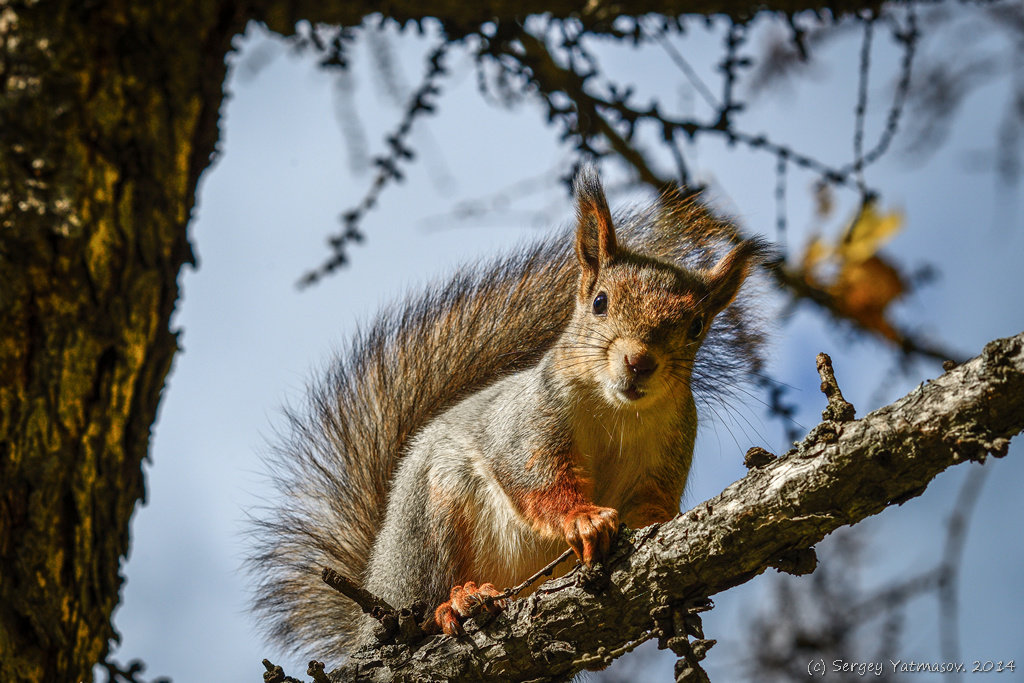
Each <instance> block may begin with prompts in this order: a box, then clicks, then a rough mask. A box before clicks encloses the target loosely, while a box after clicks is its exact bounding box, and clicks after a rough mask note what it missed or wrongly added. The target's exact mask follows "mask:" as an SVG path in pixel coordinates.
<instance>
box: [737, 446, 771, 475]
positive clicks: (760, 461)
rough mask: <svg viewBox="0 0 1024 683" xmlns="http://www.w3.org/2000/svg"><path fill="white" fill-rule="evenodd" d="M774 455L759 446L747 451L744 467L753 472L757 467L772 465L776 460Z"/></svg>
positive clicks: (744, 457)
mask: <svg viewBox="0 0 1024 683" xmlns="http://www.w3.org/2000/svg"><path fill="white" fill-rule="evenodd" d="M776 457H777V456H776V455H775V454H774V453H769V452H768V451H766V450H765V449H763V448H760V447H759V446H754V447H753V448H751V449H750V450H748V451H747V454H746V455H745V456H743V465H744V466H745V467H746V468H747V469H748V470H752V469H754V468H755V467H764V466H765V465H768V464H771V463H772V462H773V461H774V460H775V459H776Z"/></svg>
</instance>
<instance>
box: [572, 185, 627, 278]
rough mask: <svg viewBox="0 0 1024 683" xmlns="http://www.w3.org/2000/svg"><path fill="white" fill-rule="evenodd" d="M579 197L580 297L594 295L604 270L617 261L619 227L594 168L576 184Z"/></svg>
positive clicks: (577, 207) (577, 242) (577, 247)
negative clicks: (591, 291) (595, 284)
mask: <svg viewBox="0 0 1024 683" xmlns="http://www.w3.org/2000/svg"><path fill="white" fill-rule="evenodd" d="M573 190H574V192H575V194H576V220H577V223H576V258H577V259H578V260H579V263H580V271H581V272H580V293H581V295H583V296H585V295H587V294H589V293H590V288H591V287H593V285H594V282H595V281H596V280H597V274H598V273H599V272H600V270H601V268H602V267H603V266H605V265H607V264H608V263H609V262H610V261H611V260H612V259H614V258H615V250H616V248H617V247H616V244H615V227H614V226H613V225H612V215H611V212H610V211H608V201H607V200H606V199H605V198H604V188H602V187H601V181H600V180H599V179H598V177H597V173H596V172H595V171H594V169H593V168H591V167H589V166H584V167H583V168H581V169H580V171H579V173H577V174H576V179H575V181H573Z"/></svg>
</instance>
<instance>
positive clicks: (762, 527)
mask: <svg viewBox="0 0 1024 683" xmlns="http://www.w3.org/2000/svg"><path fill="white" fill-rule="evenodd" d="M839 370H840V372H839V374H840V377H841V376H842V368H840V369H839ZM1022 429H1024V333H1021V334H1019V335H1017V336H1015V337H1011V338H1008V339H1002V340H997V341H994V342H992V343H990V344H988V345H987V346H986V347H985V350H984V352H983V353H982V354H981V355H980V356H978V357H977V358H974V359H972V360H971V361H969V362H967V363H966V364H964V365H962V366H960V367H957V368H955V369H953V370H951V371H949V372H947V373H946V374H944V375H942V376H941V377H939V378H937V379H935V380H932V381H929V382H926V383H924V384H922V385H921V386H919V387H918V388H917V389H915V390H914V391H912V392H911V393H910V394H908V395H907V396H905V397H904V398H902V399H900V400H899V401H897V402H895V403H893V404H891V405H889V406H886V407H884V408H881V409H879V410H876V411H875V412H873V413H871V414H870V415H868V416H866V417H864V418H862V419H860V420H855V421H849V422H834V421H826V422H823V423H821V424H820V425H818V426H817V427H815V428H814V429H813V430H811V433H810V434H809V435H808V436H807V438H805V439H804V441H803V442H802V443H800V444H799V445H798V446H797V447H796V448H795V449H793V450H792V451H790V452H789V453H787V454H785V455H784V456H783V457H781V458H779V459H778V460H775V461H773V462H771V463H770V464H767V465H764V466H763V467H757V468H755V469H753V470H752V471H751V472H750V473H749V474H748V475H747V476H746V477H744V478H743V479H741V480H740V481H737V482H736V483H734V484H732V485H731V486H729V487H728V488H727V489H726V490H725V491H723V492H722V493H721V494H720V495H718V496H717V497H715V498H714V499H712V500H709V501H707V502H705V503H702V504H700V505H698V506H697V507H696V508H694V509H692V510H690V511H689V512H687V513H686V514H684V515H682V516H680V517H677V518H676V519H675V520H673V521H671V522H669V523H666V524H664V525H662V526H660V527H657V526H652V527H648V528H646V529H641V530H639V531H629V532H624V533H623V534H622V537H621V539H620V541H619V542H618V544H617V547H616V549H615V550H614V552H613V554H612V556H611V557H610V558H609V560H608V562H607V565H606V567H605V568H604V569H598V570H584V569H582V568H577V569H575V570H574V571H572V572H570V573H569V574H568V575H566V576H564V577H562V578H560V579H556V580H553V581H549V582H547V583H545V584H543V585H542V586H540V587H539V589H538V590H537V591H536V592H535V593H534V594H532V595H530V596H529V597H527V598H525V599H521V600H515V601H513V602H511V604H510V605H509V606H508V609H507V610H506V611H505V612H504V613H502V614H501V615H499V616H498V617H497V618H494V619H493V621H491V622H490V623H485V624H483V625H480V624H474V623H473V622H472V621H471V622H469V624H467V636H465V637H463V638H458V639H456V638H450V637H433V638H429V639H427V640H425V641H422V642H420V643H418V644H416V645H415V646H412V647H409V646H405V645H390V646H384V647H381V648H379V649H376V650H373V651H370V652H361V653H358V654H356V655H355V656H354V657H353V658H352V659H351V660H350V661H349V662H348V663H346V664H345V666H343V667H341V668H339V669H338V670H336V671H335V672H333V673H332V678H333V679H334V680H344V681H407V680H417V681H440V680H460V681H477V680H480V681H482V680H537V681H540V680H544V681H548V680H564V679H566V678H567V677H569V676H571V675H572V674H573V673H574V672H576V671H578V670H579V669H580V668H581V667H582V666H583V665H584V664H585V663H586V662H587V661H599V660H600V658H601V653H602V652H613V651H617V650H623V649H625V648H626V647H627V646H628V645H629V644H630V643H632V642H635V641H638V640H641V639H646V638H648V637H650V636H651V631H652V630H653V629H654V628H655V625H654V621H653V618H652V616H651V613H652V611H654V610H655V609H656V608H658V607H659V606H661V605H666V604H673V605H674V604H677V603H678V602H680V601H683V600H688V599H692V598H695V597H699V596H706V595H712V594H714V593H718V592H720V591H723V590H726V589H728V588H731V587H733V586H736V585H739V584H741V583H744V582H745V581H748V580H749V579H751V578H753V577H754V576H757V575H758V574H760V573H762V572H763V571H764V570H765V569H767V568H768V567H773V566H786V565H787V563H786V558H788V557H792V556H793V554H794V552H796V553H799V552H801V551H805V550H806V549H807V548H809V547H810V546H812V545H814V544H815V543H817V542H818V541H820V540H821V539H822V538H824V537H825V536H826V535H827V534H828V533H830V532H831V531H833V530H835V529H837V528H838V527H840V526H843V525H846V524H854V523H856V522H858V521H860V520H862V519H864V518H865V517H868V516H870V515H873V514H876V513H878V512H880V511H882V510H883V509H885V508H886V507H888V506H890V505H894V504H902V503H903V502H905V501H907V500H908V499H910V498H913V497H915V496H917V495H919V494H920V493H921V492H923V491H924V489H925V487H926V486H927V485H928V482H930V481H931V480H932V479H933V478H934V477H935V476H936V475H937V474H938V473H939V472H942V471H943V470H945V469H946V468H947V467H950V466H951V465H955V464H957V463H960V462H964V461H967V460H978V461H984V459H985V457H986V455H987V454H989V453H991V454H994V455H997V456H1002V455H1004V454H1005V453H1006V450H1007V447H1008V445H1009V439H1010V438H1011V437H1012V436H1014V435H1016V434H1018V433H1019V432H1020V431H1021V430H1022ZM602 648H603V650H602ZM595 656H596V657H597V659H596V660H595V659H594V657H595Z"/></svg>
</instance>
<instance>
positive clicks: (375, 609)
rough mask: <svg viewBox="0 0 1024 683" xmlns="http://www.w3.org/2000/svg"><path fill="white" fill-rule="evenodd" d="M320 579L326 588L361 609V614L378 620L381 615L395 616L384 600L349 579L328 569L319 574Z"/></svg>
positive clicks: (393, 610) (325, 568)
mask: <svg viewBox="0 0 1024 683" xmlns="http://www.w3.org/2000/svg"><path fill="white" fill-rule="evenodd" d="M320 578H321V579H323V582H324V583H326V584H327V585H328V586H330V587H331V588H333V589H334V590H336V591H338V592H339V593H341V594H342V595H344V596H345V597H346V598H348V599H350V600H352V601H354V602H355V603H356V604H357V605H359V606H360V607H362V608H363V612H365V613H367V614H371V615H373V616H374V617H377V618H378V619H379V618H380V616H381V615H382V614H395V608H394V607H392V606H391V605H389V604H388V603H387V601H386V600H384V599H383V598H379V597H377V596H376V595H374V594H373V593H371V592H370V591H368V590H366V589H364V588H361V587H359V586H357V585H356V584H355V583H354V582H353V581H352V580H351V579H349V578H348V577H346V576H342V575H341V574H339V573H338V572H336V571H334V570H333V569H331V568H330V567H324V568H323V571H322V572H320Z"/></svg>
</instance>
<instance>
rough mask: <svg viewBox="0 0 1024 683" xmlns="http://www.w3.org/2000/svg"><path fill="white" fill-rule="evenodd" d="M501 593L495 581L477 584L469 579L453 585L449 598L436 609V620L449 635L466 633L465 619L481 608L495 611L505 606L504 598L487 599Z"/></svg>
mask: <svg viewBox="0 0 1024 683" xmlns="http://www.w3.org/2000/svg"><path fill="white" fill-rule="evenodd" d="M499 595H501V593H499V592H498V589H496V588H495V587H494V584H493V583H483V584H480V585H479V586H477V585H476V583H475V582H473V581H467V582H466V583H464V584H462V585H460V586H453V587H452V592H451V594H450V595H449V599H448V600H447V601H446V602H443V603H441V604H440V605H439V606H438V608H437V609H436V610H435V611H434V620H435V621H436V622H437V625H438V626H440V627H441V630H442V631H444V632H445V633H447V634H448V635H450V636H459V635H462V634H464V633H465V631H464V630H463V628H462V622H463V620H465V619H468V618H469V617H472V616H474V615H476V614H478V613H479V612H480V610H481V609H485V610H487V611H488V612H491V613H495V612H499V611H500V610H501V609H502V608H503V607H505V601H504V600H487V598H488V597H490V598H496V597H497V596H499Z"/></svg>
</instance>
